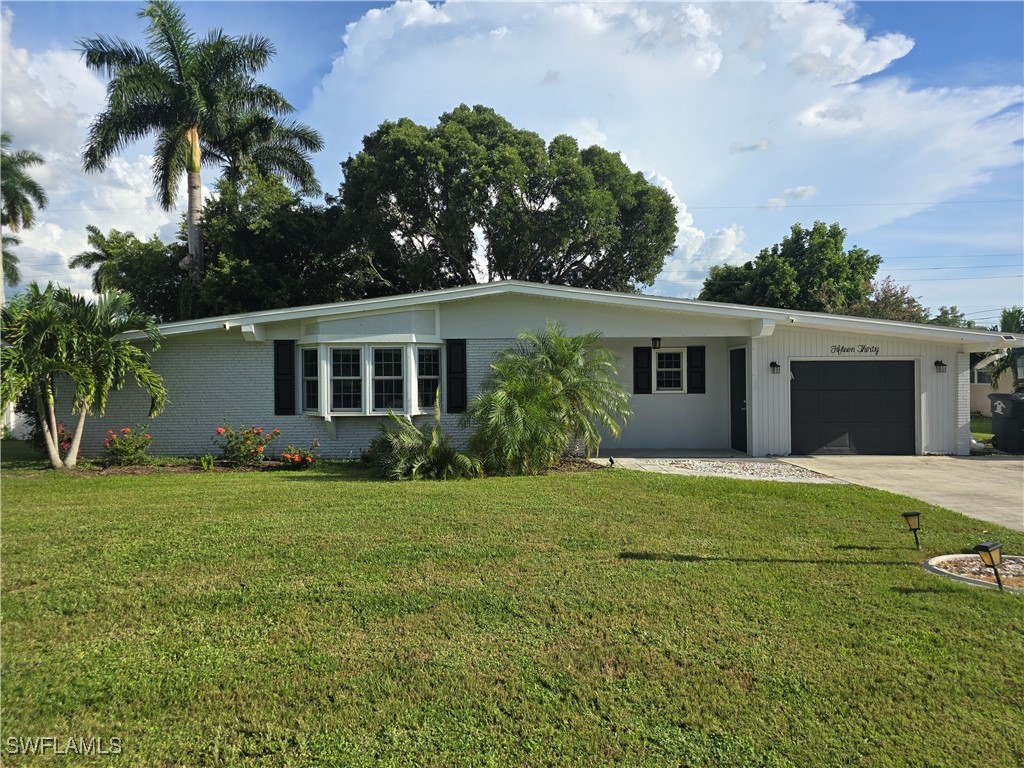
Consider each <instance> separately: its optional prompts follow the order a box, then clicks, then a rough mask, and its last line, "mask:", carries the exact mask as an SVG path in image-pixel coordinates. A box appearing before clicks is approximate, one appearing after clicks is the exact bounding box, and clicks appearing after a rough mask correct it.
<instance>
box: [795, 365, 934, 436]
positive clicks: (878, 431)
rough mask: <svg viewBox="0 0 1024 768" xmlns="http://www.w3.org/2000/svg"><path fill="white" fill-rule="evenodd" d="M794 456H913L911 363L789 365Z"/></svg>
mask: <svg viewBox="0 0 1024 768" xmlns="http://www.w3.org/2000/svg"><path fill="white" fill-rule="evenodd" d="M791 366H792V368H791V370H792V373H793V375H792V377H791V380H790V405H791V406H792V444H791V451H792V453H794V454H809V453H827V454H836V453H860V454H887V455H894V454H912V453H914V450H915V441H914V434H915V430H914V363H913V361H910V360H898V361H885V362H881V361H874V360H870V361H853V360H842V361H839V360H830V361H828V362H794V363H791Z"/></svg>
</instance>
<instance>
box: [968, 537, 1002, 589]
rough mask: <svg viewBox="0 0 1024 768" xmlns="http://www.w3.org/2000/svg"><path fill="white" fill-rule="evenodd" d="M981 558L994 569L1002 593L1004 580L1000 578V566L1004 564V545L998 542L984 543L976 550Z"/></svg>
mask: <svg viewBox="0 0 1024 768" xmlns="http://www.w3.org/2000/svg"><path fill="white" fill-rule="evenodd" d="M974 551H975V552H977V553H978V557H980V558H981V562H983V563H984V564H985V565H987V566H988V567H989V568H991V569H992V573H994V574H995V575H996V584H998V585H999V589H1000V591H1002V589H1003V580H1002V579H1001V578H1000V577H999V565H1000V563H1002V562H1003V545H1002V544H1001V543H999V542H998V541H983V542H981V544H979V545H978V546H976V547H975V548H974Z"/></svg>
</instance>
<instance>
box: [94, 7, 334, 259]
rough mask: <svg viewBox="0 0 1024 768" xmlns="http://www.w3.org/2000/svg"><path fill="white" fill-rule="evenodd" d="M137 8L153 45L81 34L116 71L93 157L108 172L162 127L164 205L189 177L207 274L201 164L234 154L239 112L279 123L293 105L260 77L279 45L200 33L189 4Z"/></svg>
mask: <svg viewBox="0 0 1024 768" xmlns="http://www.w3.org/2000/svg"><path fill="white" fill-rule="evenodd" d="M138 16H139V18H144V19H146V20H147V22H148V25H147V31H146V48H140V47H139V46H136V45H133V44H132V43H129V42H127V41H125V40H122V39H120V38H107V37H103V36H100V37H95V38H89V39H85V40H79V41H78V45H79V47H80V49H81V51H82V53H83V54H84V57H85V62H86V65H87V66H88V67H89V68H90V69H92V70H94V71H97V72H100V73H102V74H105V75H106V76H108V77H109V78H110V82H109V83H108V84H107V108H106V110H105V111H104V112H102V113H101V114H100V115H99V116H97V118H96V120H95V121H94V122H93V124H92V127H91V128H90V131H89V140H88V144H87V146H86V149H85V154H84V166H85V169H86V170H87V171H102V170H103V169H104V168H105V167H106V164H107V162H108V161H109V159H110V158H111V157H112V156H114V155H115V154H117V153H118V152H120V151H122V150H123V149H125V147H127V146H128V145H130V144H131V143H132V142H134V141H136V140H138V139H141V138H143V137H145V136H147V135H149V134H155V136H156V147H155V152H154V159H153V183H154V185H155V186H156V189H157V192H158V195H159V199H160V204H161V205H162V206H163V207H164V209H167V210H169V209H170V208H171V207H173V205H174V198H175V193H176V188H177V185H178V184H179V182H180V181H181V178H182V176H185V178H186V179H187V184H188V214H187V231H188V257H187V258H186V260H185V261H186V262H187V263H186V265H185V266H187V267H188V268H189V269H190V270H191V271H192V272H193V274H195V275H196V276H199V275H201V274H202V271H203V247H202V233H201V231H200V218H201V215H202V182H201V178H200V170H201V168H202V166H203V165H204V164H206V165H209V164H211V163H219V162H224V158H225V157H227V156H231V152H229V151H227V150H226V149H225V147H224V143H225V142H227V141H228V137H229V136H230V135H231V127H232V126H233V125H236V124H237V123H238V120H239V116H240V115H245V114H248V113H250V112H252V113H255V114H258V115H261V116H263V117H264V118H266V119H267V120H270V121H272V122H276V117H277V116H280V115H284V114H287V113H289V112H292V111H294V108H293V107H292V106H291V104H289V103H288V102H287V101H286V100H285V98H284V97H283V96H282V95H281V94H280V93H278V92H277V91H276V90H274V89H273V88H270V87H269V86H266V85H263V84H260V83H258V82H256V80H255V77H254V76H255V75H256V73H258V72H260V71H261V70H262V69H263V68H264V67H266V65H267V63H268V62H269V61H270V59H271V57H272V56H273V55H274V52H275V51H274V46H273V44H272V43H271V42H270V41H269V40H268V39H267V38H265V37H262V36H259V35H248V36H242V37H228V36H227V35H225V34H224V32H223V31H222V30H212V31H211V32H209V33H208V34H207V36H206V37H205V38H202V39H197V38H196V36H195V35H194V34H193V32H192V31H191V30H190V29H189V27H188V25H187V24H186V22H185V15H184V13H182V11H181V9H180V8H179V7H178V6H177V5H176V4H175V3H173V2H169V0H150V2H148V3H147V4H146V6H145V7H144V8H142V10H140V11H139V13H138ZM317 139H319V137H317ZM244 149H245V150H246V151H249V150H251V147H248V146H246V147H244ZM303 159H304V160H305V161H306V163H307V165H308V159H307V158H303ZM308 173H309V174H310V175H311V174H312V169H311V167H310V168H309V170H308Z"/></svg>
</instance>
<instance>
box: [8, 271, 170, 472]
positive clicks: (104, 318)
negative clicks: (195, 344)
mask: <svg viewBox="0 0 1024 768" xmlns="http://www.w3.org/2000/svg"><path fill="white" fill-rule="evenodd" d="M132 332H138V333H141V334H142V337H143V338H144V339H145V340H146V341H147V342H149V344H150V345H152V349H154V350H155V349H157V348H158V347H159V342H160V332H159V330H158V329H157V326H156V323H155V321H154V320H153V319H152V318H151V317H147V316H145V315H142V314H140V313H138V312H136V311H135V310H134V309H133V308H132V305H131V297H130V296H129V295H128V294H126V293H110V294H105V295H103V296H101V297H100V298H99V300H98V301H91V300H87V299H84V298H82V297H80V296H76V295H75V294H74V293H72V292H71V291H70V290H69V289H67V288H62V287H54V286H53V285H52V284H47V286H46V288H45V289H42V290H41V289H40V288H39V286H38V285H37V284H36V283H34V282H33V283H30V284H29V285H28V288H27V290H26V292H25V294H24V295H22V296H18V297H16V298H15V299H14V300H13V301H11V303H10V304H8V305H7V306H5V307H3V309H2V310H0V333H2V334H3V337H4V341H5V342H6V343H5V344H4V346H3V347H2V349H0V370H2V376H0V399H2V402H3V405H4V406H5V407H6V406H7V404H8V403H13V402H16V401H17V400H18V398H19V397H20V396H21V395H22V394H23V393H28V394H29V395H30V396H31V398H32V399H33V401H34V402H35V406H36V412H37V414H38V417H39V423H40V424H41V425H42V428H43V438H44V445H45V447H46V452H47V455H48V457H49V459H50V463H51V464H52V465H53V467H54V468H55V469H63V468H70V467H73V466H75V464H76V463H77V461H78V448H79V445H80V444H81V440H82V432H83V427H84V426H85V418H86V415H87V414H88V413H98V414H101V415H102V413H103V411H104V409H105V407H106V404H107V397H108V395H109V393H110V391H111V390H114V389H120V388H121V387H123V386H124V385H125V384H126V383H127V381H128V378H129V375H131V376H132V377H134V379H135V381H136V382H137V383H138V384H139V386H141V387H142V388H143V389H145V390H146V391H147V392H149V395H150V412H149V413H150V416H155V415H156V414H157V413H159V412H160V410H161V409H162V408H163V405H164V402H165V401H166V399H167V391H166V389H165V388H164V384H163V380H162V379H161V377H160V376H159V375H158V374H157V373H156V372H155V371H154V370H153V368H152V366H151V364H150V352H148V351H146V350H144V349H143V348H141V347H139V346H136V345H135V344H133V343H132V342H131V341H129V340H127V339H125V338H124V334H127V333H132ZM58 377H65V378H67V380H68V381H69V382H70V383H71V385H72V387H73V393H74V394H73V397H72V407H73V409H74V410H75V412H76V415H77V424H76V426H75V432H74V434H73V436H72V438H71V441H70V445H69V447H68V448H66V449H62V446H61V444H60V437H59V431H58V422H57V413H56V405H55V402H54V385H55V382H56V380H57V379H58Z"/></svg>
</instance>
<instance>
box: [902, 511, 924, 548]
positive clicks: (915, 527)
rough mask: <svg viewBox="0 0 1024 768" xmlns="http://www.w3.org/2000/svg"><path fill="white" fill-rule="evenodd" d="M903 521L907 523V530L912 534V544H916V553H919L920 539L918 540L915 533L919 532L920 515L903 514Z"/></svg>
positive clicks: (915, 513)
mask: <svg viewBox="0 0 1024 768" xmlns="http://www.w3.org/2000/svg"><path fill="white" fill-rule="evenodd" d="M903 519H904V520H906V521H907V528H909V529H910V530H912V531H913V532H914V543H915V544H917V551H918V552H920V551H921V539H920V538H918V536H917V532H918V531H919V530H921V513H920V512H904V513H903Z"/></svg>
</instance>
